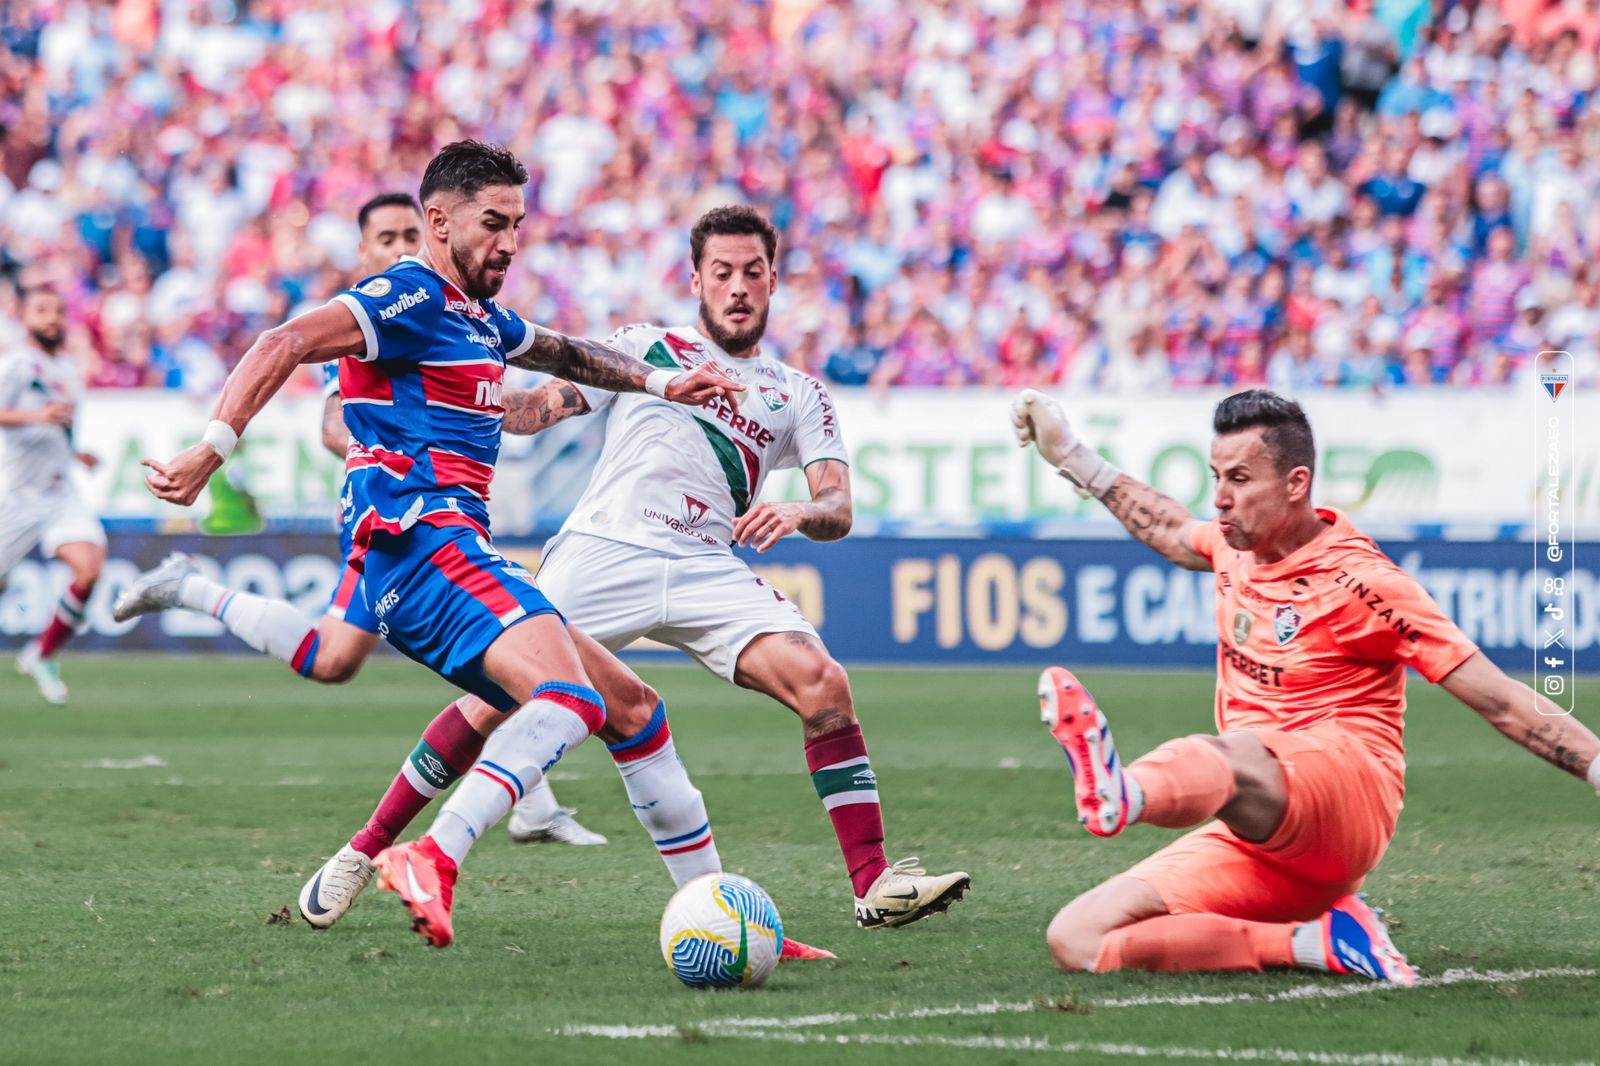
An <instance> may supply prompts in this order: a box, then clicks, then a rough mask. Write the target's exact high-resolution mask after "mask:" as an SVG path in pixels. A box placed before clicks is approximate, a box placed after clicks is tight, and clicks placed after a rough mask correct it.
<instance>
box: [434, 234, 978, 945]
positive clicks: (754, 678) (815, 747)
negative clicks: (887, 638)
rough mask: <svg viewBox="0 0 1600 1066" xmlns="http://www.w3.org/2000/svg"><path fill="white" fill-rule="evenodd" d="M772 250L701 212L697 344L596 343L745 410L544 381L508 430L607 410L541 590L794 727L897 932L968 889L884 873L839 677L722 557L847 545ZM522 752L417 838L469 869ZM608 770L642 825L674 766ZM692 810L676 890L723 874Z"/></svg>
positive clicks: (906, 869)
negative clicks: (795, 490) (666, 651)
mask: <svg viewBox="0 0 1600 1066" xmlns="http://www.w3.org/2000/svg"><path fill="white" fill-rule="evenodd" d="M776 250H777V235H776V233H775V231H774V230H773V228H772V226H771V225H770V224H768V222H767V221H766V219H764V218H762V217H761V215H760V214H758V213H757V212H755V211H754V210H752V209H750V208H747V207H722V208H717V209H715V210H713V211H710V212H708V213H707V214H706V215H704V216H703V217H702V218H701V219H700V220H699V221H698V222H697V223H696V224H695V227H694V230H693V232H692V234H691V236H690V251H691V262H692V266H693V273H692V281H691V284H692V286H693V291H694V293H695V295H696V296H698V297H699V298H700V317H699V322H698V325H697V326H696V327H695V328H689V327H683V328H672V329H666V328H661V327H657V326H628V327H626V328H624V329H621V330H619V331H617V333H615V334H613V335H612V337H611V338H610V339H609V340H608V341H607V343H608V344H610V345H612V346H613V347H616V348H618V349H620V350H621V351H623V352H626V353H628V354H630V355H632V356H634V357H635V358H638V359H641V360H643V361H645V362H647V363H651V364H654V365H656V366H660V367H662V368H666V369H693V368H695V367H697V366H700V365H701V364H703V363H705V362H707V361H711V362H715V363H716V364H718V365H719V366H721V367H722V369H723V370H724V371H725V372H726V373H727V374H728V375H729V376H730V377H732V378H734V379H735V380H737V381H739V382H740V383H741V384H743V385H744V386H745V392H744V393H743V396H742V398H741V400H740V401H739V402H738V403H737V404H735V403H731V402H728V401H724V400H722V399H714V400H712V401H710V402H708V403H707V404H705V405H704V406H703V407H698V408H690V407H684V406H681V405H680V406H678V407H671V406H669V405H667V404H664V403H659V402H655V401H653V400H652V399H649V398H643V399H641V398H640V397H636V396H619V395H615V394H611V393H606V392H602V391H600V390H597V389H590V388H587V387H585V386H578V385H572V384H568V383H567V382H564V381H556V382H551V383H550V384H548V385H545V386H543V387H542V388H540V389H537V390H534V392H533V393H532V394H531V395H529V396H526V397H519V398H517V399H516V400H515V401H513V399H512V398H510V397H508V398H507V403H506V407H507V410H506V416H505V423H504V425H505V429H506V430H507V431H508V432H514V433H515V432H524V433H531V432H535V431H537V430H539V429H542V428H544V427H545V426H548V425H552V424H554V423H555V422H558V421H560V420H561V419H563V418H566V417H569V416H571V415H577V414H583V413H586V412H588V411H594V410H599V409H600V408H602V407H608V408H609V409H610V421H609V422H608V424H607V427H606V439H605V446H604V449H603V451H602V452H601V456H600V462H599V466H598V467H597V468H596V470H595V472H594V475H593V477H592V478H591V479H590V482H589V487H588V489H587V490H586V491H585V493H584V495H583V498H582V499H581V500H580V501H579V503H578V505H577V507H576V508H575V509H574V510H573V512H572V514H571V516H570V517H569V518H568V519H567V521H566V523H565V524H564V525H563V526H562V528H561V531H560V532H559V533H558V534H557V535H556V537H555V538H554V539H553V540H552V541H551V542H550V544H549V545H548V546H547V547H546V550H545V556H544V562H543V564H542V566H541V568H540V570H539V574H538V577H537V581H538V584H539V587H540V588H541V589H542V590H543V591H544V592H545V594H546V595H547V596H549V597H550V599H551V601H552V602H554V603H555V604H556V605H557V606H558V607H560V609H561V610H563V611H566V612H569V614H568V617H569V618H570V619H571V621H572V624H573V625H575V626H577V627H578V628H579V629H581V630H583V632H585V633H587V634H589V635H590V636H592V637H593V638H594V639H596V640H597V641H599V642H600V643H601V644H603V645H605V646H606V647H607V648H609V649H612V650H616V649H620V648H623V647H626V646H627V645H628V644H631V643H632V642H633V641H634V640H636V639H638V638H640V637H649V638H651V639H654V640H658V641H662V642H664V643H667V644H671V645H673V646H674V647H677V648H680V649H682V650H683V651H684V652H685V653H687V654H688V655H689V656H690V657H691V658H693V659H694V660H695V661H696V662H698V663H700V665H702V666H704V667H705V668H706V669H708V670H710V671H711V672H712V673H714V674H716V675H717V676H719V677H721V678H724V679H725V680H728V681H731V682H733V683H734V684H737V685H740V686H743V687H745V688H751V689H755V690H756V691H758V692H764V693H766V694H767V695H769V696H771V697H773V698H774V699H776V700H778V701H779V702H780V703H782V704H783V705H784V706H786V707H788V708H790V709H791V710H793V711H794V712H795V713H796V714H798V715H799V716H800V720H801V722H802V723H803V726H804V735H805V752H806V762H807V765H808V766H809V768H810V770H811V777H812V780H813V782H814V784H815V785H816V789H817V794H818V796H819V797H820V798H821V800H822V803H823V806H824V807H825V808H827V811H828V815H829V817H830V819H831V820H832V822H833V828H834V833H835V834H836V835H837V837H838V839H839V847H840V849H841V850H842V851H843V853H844V858H845V865H846V866H847V867H848V869H849V872H850V879H851V883H852V886H853V888H854V891H855V897H856V902H855V911H856V922H857V924H859V925H861V926H862V927H864V928H873V927H887V926H896V925H904V924H907V923H909V922H913V921H916V920H917V919H918V918H921V917H923V916H925V915H927V914H930V913H933V912H936V911H941V910H944V909H945V908H946V907H948V906H949V905H950V903H952V902H953V901H955V900H957V899H960V898H961V896H962V894H963V893H964V892H965V891H966V889H967V887H968V885H969V883H970V878H969V877H968V876H967V874H966V873H964V872H956V873H949V874H942V875H938V876H927V875H925V874H923V872H922V871H921V870H920V869H915V868H914V862H915V860H906V861H905V862H903V863H901V864H898V865H897V866H890V865H889V863H888V861H887V859H886V858H885V856H884V849H883V818H882V815H881V813H880V811H879V806H878V790H877V778H876V776H875V775H874V774H873V771H872V767H871V764H870V762H869V761H868V758H867V748H866V743H865V741H864V740H863V739H862V735H861V727H860V726H859V725H858V724H857V722H856V716H855V709H854V705H853V702H852V699H851V693H850V682H849V679H848V678H847V677H846V675H845V671H844V668H843V667H841V666H840V665H839V664H838V663H837V662H836V661H834V659H833V658H832V656H830V655H829V654H828V650H827V649H826V648H825V647H824V646H823V644H822V641H821V640H820V639H819V638H818V636H817V633H816V630H815V629H813V628H812V626H811V623H810V622H808V621H807V620H806V618H805V616H804V615H802V614H801V613H800V612H799V611H798V610H797V609H796V608H795V607H794V605H793V604H792V603H790V602H789V601H788V600H786V599H784V597H783V596H782V594H781V593H779V592H778V591H777V590H776V589H774V588H773V587H772V586H771V585H768V584H766V583H765V582H764V581H762V580H761V579H760V578H759V577H757V576H756V575H755V574H754V573H753V572H752V571H751V570H750V568H749V567H748V566H747V565H745V563H744V562H743V561H742V560H740V559H739V558H737V557H736V556H734V554H733V552H732V550H731V544H732V542H734V541H737V542H738V543H740V544H741V545H745V546H749V545H754V546H755V548H756V549H757V550H758V551H765V550H766V549H768V548H770V547H771V546H772V545H773V544H775V543H777V541H778V539H779V538H781V537H783V536H786V535H788V534H790V533H794V532H797V531H798V532H800V533H803V534H805V535H806V536H808V537H810V538H811V539H813V540H819V541H828V540H838V539H839V538H841V537H843V536H844V535H845V534H846V533H848V532H849V531H850V523H851V503H850V471H849V467H848V465H847V462H846V459H847V457H846V453H845V448H844V441H843V439H842V438H841V436H840V432H839V425H838V419H837V418H836V416H835V414H834V408H833V404H832V402H831V401H830V400H829V397H828V393H827V390H826V389H824V388H823V386H822V384H821V383H820V382H818V381H817V380H816V379H815V378H813V377H811V376H810V375H808V374H805V373H802V372H800V371H798V370H795V369H792V368H791V367H788V366H786V365H784V364H783V363H782V362H780V361H779V360H777V359H775V358H773V357H772V356H770V355H767V354H765V353H763V352H762V351H761V348H760V341H761V337H762V335H763V334H764V332H765V331H766V323H767V311H768V305H769V301H770V299H771V296H772V293H773V291H774V290H775V289H776V287H777V275H776V274H775V272H774V270H773V258H774V255H775V253H776ZM783 468H803V469H804V470H805V473H806V480H807V482H808V484H809V486H810V490H811V499H810V500H808V501H804V502H790V503H764V504H755V503H754V502H753V501H754V500H755V498H756V496H757V495H758V494H759V493H760V491H761V484H762V481H763V480H764V479H765V478H766V476H767V474H768V473H770V472H771V471H773V470H777V469H783ZM523 733H524V731H523V730H521V729H519V728H518V724H517V722H516V721H513V722H511V723H509V724H508V726H507V727H506V728H503V729H500V730H498V731H497V732H496V733H495V734H494V735H493V736H492V737H491V738H490V740H489V742H488V745H487V746H486V747H485V748H484V752H483V757H482V759H481V760H480V762H479V763H478V766H477V767H475V769H479V771H480V772H478V773H472V774H469V775H467V776H466V777H465V778H463V779H462V782H461V784H460V785H459V786H458V787H457V789H456V792H455V794H454V795H453V796H452V797H451V799H450V801H449V802H448V803H447V804H446V805H445V807H444V808H443V810H442V811H441V812H440V814H439V817H438V818H437V820H436V821H435V822H434V825H433V828H432V829H430V830H429V835H430V836H432V837H433V838H435V839H436V840H439V841H440V842H441V844H446V850H457V851H459V852H460V853H461V854H463V855H464V854H465V851H466V849H467V848H469V847H470V846H471V843H472V841H473V840H476V839H478V838H479V837H481V836H482V834H483V832H484V831H485V830H486V829H487V828H488V827H489V826H490V825H492V824H493V823H494V821H495V820H496V819H498V818H499V817H501V816H502V815H504V813H505V811H506V810H507V808H508V807H509V806H510V802H509V796H510V795H511V793H512V791H513V790H512V789H511V788H509V787H508V786H507V785H505V784H504V783H502V782H501V781H500V780H499V779H498V775H497V773H496V771H497V770H499V769H501V768H502V767H511V768H515V767H518V766H521V765H524V764H526V763H527V762H528V755H527V753H526V752H524V751H523V748H524V747H526V746H527V742H526V741H525V738H524V736H523ZM612 755H613V757H614V758H615V759H616V760H617V762H618V766H619V768H620V769H621V771H622V774H623V779H624V781H625V782H626V783H627V786H628V790H629V795H630V798H632V799H633V802H634V803H635V804H636V805H637V804H639V803H640V802H641V799H640V797H641V796H645V795H647V794H649V792H650V791H651V789H650V785H649V778H650V776H651V775H652V774H654V773H657V772H663V771H664V770H665V769H666V768H667V767H668V766H670V764H671V763H672V762H675V761H676V755H675V754H674V752H673V750H672V748H671V746H670V744H667V743H666V741H665V740H661V741H658V740H657V739H656V734H655V733H654V732H653V731H652V730H651V729H649V728H647V729H645V730H644V731H642V732H640V733H639V734H638V735H637V736H635V737H633V738H631V739H630V741H629V742H628V743H627V744H622V745H615V746H613V748H612ZM658 766H659V767H661V770H658V769H657V767H658ZM698 810H699V812H700V813H699V816H691V812H690V811H688V810H686V811H685V819H684V822H683V824H681V825H676V826H671V827H662V828H661V829H660V831H663V832H665V833H666V836H665V837H664V838H658V839H657V840H656V845H657V848H658V849H659V850H660V851H661V854H662V857H663V858H664V859H665V860H666V862H667V865H668V867H669V868H671V870H672V873H673V876H674V878H675V879H677V880H678V881H679V882H680V883H682V882H683V881H684V880H686V879H687V878H688V877H690V876H693V875H695V874H696V873H700V872H710V871H714V870H716V869H717V868H718V866H717V865H716V863H717V858H716V852H715V849H714V848H711V847H709V845H710V828H709V826H708V825H706V824H704V817H703V813H704V808H703V807H700V808H698ZM691 822H692V823H693V824H690V823H691ZM446 842H448V843H446Z"/></svg>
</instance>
